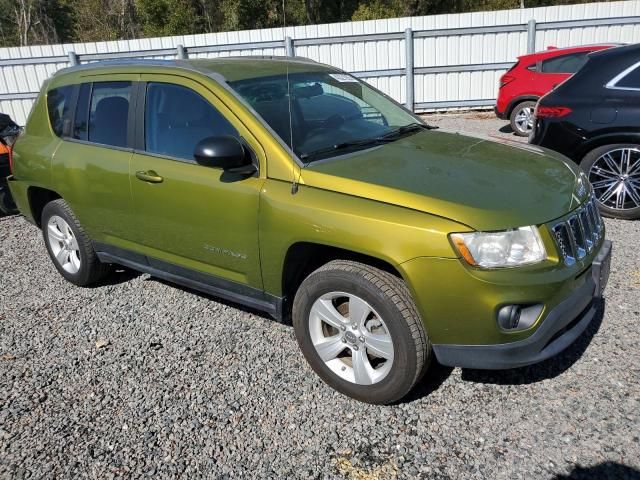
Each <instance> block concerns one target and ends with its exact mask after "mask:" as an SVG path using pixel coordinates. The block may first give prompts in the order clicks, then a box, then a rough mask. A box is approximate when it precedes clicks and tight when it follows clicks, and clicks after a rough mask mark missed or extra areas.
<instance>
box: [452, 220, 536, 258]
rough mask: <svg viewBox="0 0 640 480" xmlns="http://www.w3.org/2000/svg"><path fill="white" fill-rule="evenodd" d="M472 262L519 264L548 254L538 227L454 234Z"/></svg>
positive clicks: (456, 240) (458, 244) (463, 255)
mask: <svg viewBox="0 0 640 480" xmlns="http://www.w3.org/2000/svg"><path fill="white" fill-rule="evenodd" d="M450 237H451V240H452V242H453V244H454V245H455V247H456V249H457V250H458V252H459V253H460V255H462V258H464V259H465V260H466V261H467V263H468V264H469V265H474V266H477V267H484V268H497V267H515V266H518V265H527V264H531V263H538V262H541V261H542V260H544V259H546V258H547V252H546V251H545V249H544V245H543V243H542V239H541V238H540V233H539V232H538V229H537V227H533V226H532V227H522V228H518V229H516V230H507V231H505V232H470V233H452V234H451V235H450Z"/></svg>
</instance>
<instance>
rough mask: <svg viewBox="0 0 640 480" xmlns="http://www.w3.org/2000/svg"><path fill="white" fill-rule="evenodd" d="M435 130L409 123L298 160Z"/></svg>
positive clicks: (336, 145)
mask: <svg viewBox="0 0 640 480" xmlns="http://www.w3.org/2000/svg"><path fill="white" fill-rule="evenodd" d="M436 128H438V127H434V126H431V125H426V124H424V123H418V122H415V123H410V124H408V125H403V126H402V127H398V128H395V129H393V130H391V131H390V132H387V133H385V134H384V135H380V136H379V137H375V138H365V139H363V140H353V141H350V142H342V143H336V144H335V145H331V146H330V147H325V148H320V149H318V150H313V151H311V152H308V153H303V154H302V155H300V160H303V161H304V160H309V159H311V158H313V157H317V156H319V155H324V154H326V153H333V152H335V151H337V150H345V149H347V148H351V147H362V146H369V145H377V144H381V143H387V142H392V141H394V140H396V139H397V138H399V137H401V136H402V135H404V134H406V133H409V132H413V131H417V130H434V129H436Z"/></svg>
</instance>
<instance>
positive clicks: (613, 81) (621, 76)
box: [605, 62, 640, 92]
mask: <svg viewBox="0 0 640 480" xmlns="http://www.w3.org/2000/svg"><path fill="white" fill-rule="evenodd" d="M638 68H640V62H637V63H634V64H633V65H631V66H630V67H628V68H626V69H625V70H623V71H622V72H621V73H619V74H618V75H616V76H615V77H613V78H612V79H611V80H609V82H608V83H607V84H606V85H605V88H608V89H610V90H624V91H629V92H640V87H619V86H618V82H620V80H622V79H624V78H625V77H626V76H627V75H629V74H630V73H631V72H633V71H635V70H636V69H638Z"/></svg>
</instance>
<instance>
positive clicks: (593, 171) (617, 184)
mask: <svg viewBox="0 0 640 480" xmlns="http://www.w3.org/2000/svg"><path fill="white" fill-rule="evenodd" d="M580 166H581V167H582V170H583V171H584V172H585V173H586V174H587V176H588V177H589V181H590V182H591V185H593V191H594V194H595V197H596V199H597V200H598V206H599V207H600V211H601V212H602V214H603V215H605V216H607V217H613V218H622V219H626V220H633V219H637V218H640V145H638V144H630V143H620V144H614V145H604V146H602V147H599V148H596V149H595V150H592V151H590V152H589V153H588V154H587V155H585V157H584V159H583V160H582V162H581V163H580Z"/></svg>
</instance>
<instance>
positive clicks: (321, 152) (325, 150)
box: [300, 137, 386, 160]
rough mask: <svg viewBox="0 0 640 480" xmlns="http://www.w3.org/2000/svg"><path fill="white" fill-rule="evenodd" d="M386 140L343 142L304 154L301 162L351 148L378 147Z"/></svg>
mask: <svg viewBox="0 0 640 480" xmlns="http://www.w3.org/2000/svg"><path fill="white" fill-rule="evenodd" d="M385 141H386V140H385V139H382V138H381V137H378V138H366V139H364V140H353V141H351V142H342V143H336V144H335V145H331V146H330V147H325V148H319V149H318V150H313V151H311V152H308V153H303V154H302V155H300V160H309V159H310V158H313V157H317V156H319V155H324V154H325V153H332V152H335V151H336V150H345V149H347V148H350V147H363V146H368V145H376V144H378V143H382V142H385Z"/></svg>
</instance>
